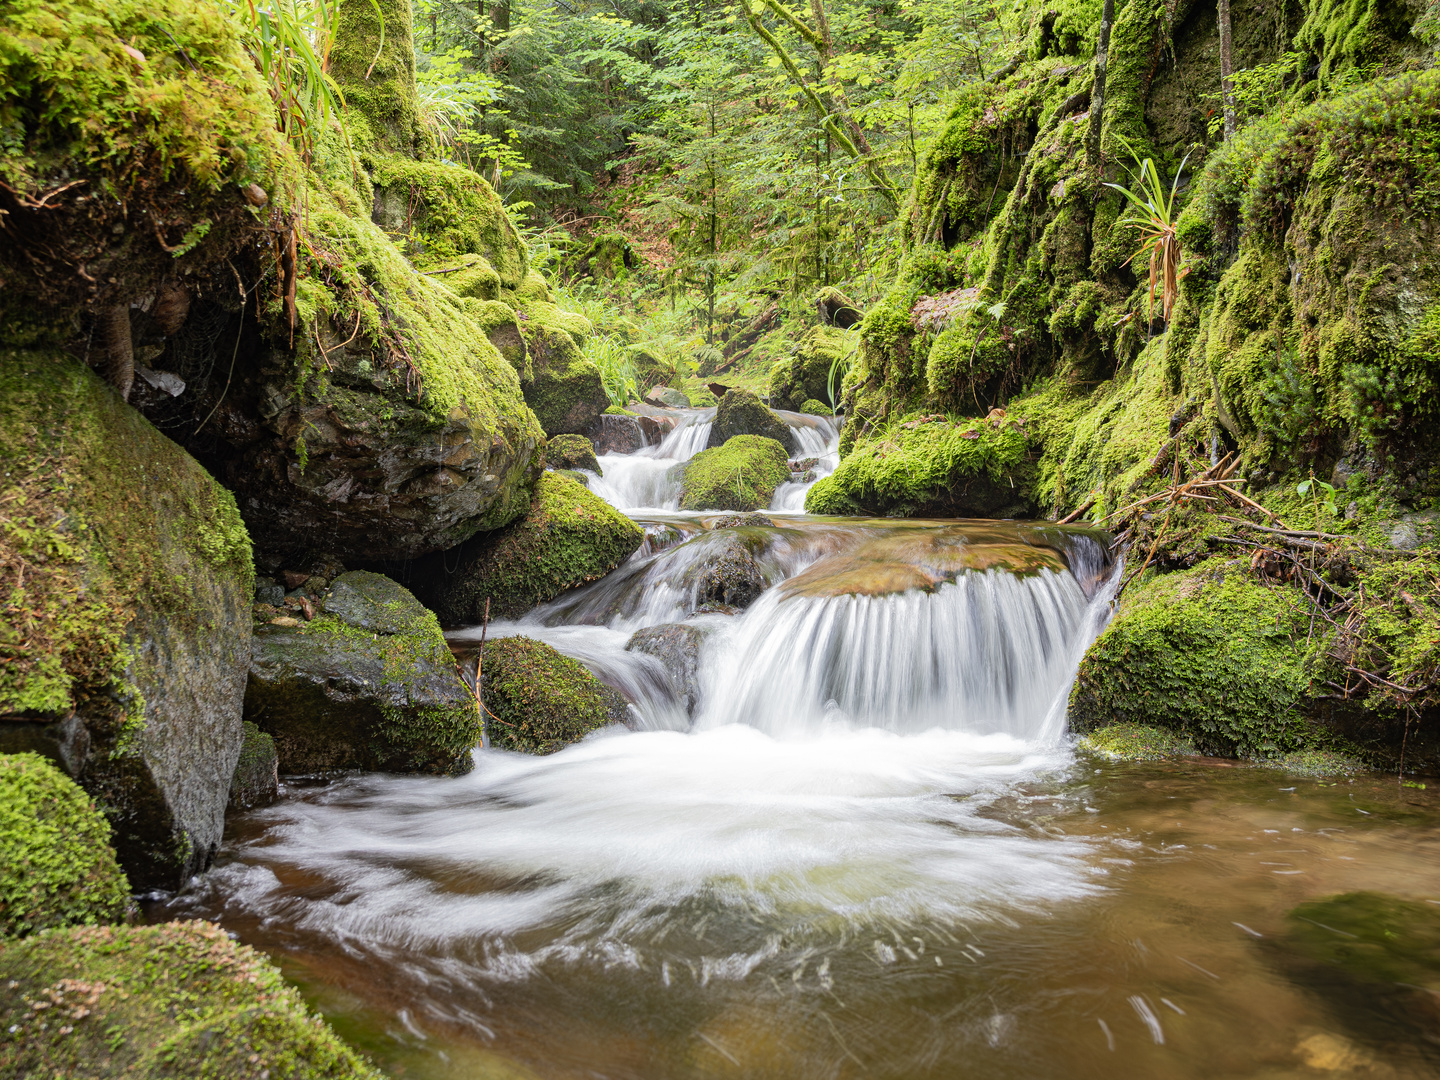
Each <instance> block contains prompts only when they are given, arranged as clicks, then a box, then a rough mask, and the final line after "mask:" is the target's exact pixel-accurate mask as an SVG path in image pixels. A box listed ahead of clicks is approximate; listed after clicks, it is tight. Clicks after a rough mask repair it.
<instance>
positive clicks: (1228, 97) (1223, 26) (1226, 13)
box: [1218, 0, 1235, 142]
mask: <svg viewBox="0 0 1440 1080" xmlns="http://www.w3.org/2000/svg"><path fill="white" fill-rule="evenodd" d="M1218 18H1219V21H1220V97H1221V100H1222V102H1223V106H1224V109H1225V141H1226V142H1229V141H1230V140H1231V139H1232V138H1234V137H1235V83H1234V80H1233V79H1232V78H1231V76H1232V75H1233V74H1234V71H1235V64H1234V58H1233V54H1232V51H1231V48H1230V0H1219V7H1218Z"/></svg>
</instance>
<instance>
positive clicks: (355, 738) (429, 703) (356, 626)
mask: <svg viewBox="0 0 1440 1080" xmlns="http://www.w3.org/2000/svg"><path fill="white" fill-rule="evenodd" d="M245 719H247V720H250V721H252V722H253V723H254V724H255V725H256V727H258V728H259V729H260V730H262V731H264V732H268V733H269V734H270V735H271V736H272V737H273V738H274V740H275V749H276V753H277V755H278V758H279V769H280V772H282V773H317V772H328V771H331V770H336V769H378V770H385V771H388V772H418V773H444V774H449V775H457V774H460V773H464V772H468V771H469V769H470V767H471V764H472V762H471V758H470V751H471V750H472V749H473V748H474V746H475V745H476V744H477V743H478V742H479V741H480V719H479V712H478V710H477V708H476V705H475V698H474V696H473V695H472V694H471V692H470V691H469V690H468V689H466V687H465V684H464V683H463V682H462V681H461V679H460V677H459V676H458V675H457V674H456V672H455V663H454V659H453V657H452V656H451V655H450V651H449V649H448V648H446V645H445V638H444V636H443V635H442V634H441V633H440V624H439V623H438V622H436V620H435V616H434V615H433V614H432V613H431V612H429V611H427V610H426V609H425V608H423V607H421V606H420V603H419V601H417V600H416V599H415V598H414V597H413V596H412V595H411V594H410V593H409V591H407V590H406V589H404V588H403V587H401V586H400V585H398V584H396V583H395V582H393V581H391V580H390V579H389V578H386V577H383V576H382V575H380V574H372V573H368V572H366V571H351V572H349V573H345V574H341V575H340V576H339V577H338V578H336V579H335V581H334V582H332V583H331V586H330V591H329V593H328V594H327V595H326V596H325V597H324V599H323V600H322V601H321V605H320V611H319V613H317V616H316V618H315V619H314V620H312V621H310V622H301V623H300V624H299V625H298V626H294V627H288V626H277V625H274V624H271V625H266V626H262V627H261V628H260V629H259V630H258V631H257V632H256V634H255V641H254V646H253V650H252V657H251V664H250V681H249V684H248V686H247V688H246V691H245Z"/></svg>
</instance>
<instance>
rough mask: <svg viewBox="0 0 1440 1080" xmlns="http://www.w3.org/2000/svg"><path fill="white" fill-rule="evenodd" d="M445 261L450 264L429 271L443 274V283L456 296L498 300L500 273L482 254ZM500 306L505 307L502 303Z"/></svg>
mask: <svg viewBox="0 0 1440 1080" xmlns="http://www.w3.org/2000/svg"><path fill="white" fill-rule="evenodd" d="M446 261H447V262H449V263H451V264H452V265H450V266H443V267H439V268H438V269H436V270H433V271H431V273H432V274H435V275H437V276H438V275H444V276H443V280H444V283H445V285H446V286H447V287H448V288H449V289H450V291H451V292H453V293H454V294H455V295H456V296H462V297H468V298H470V299H473V300H477V301H480V302H481V303H485V302H496V303H498V302H499V300H500V273H499V271H498V270H496V269H495V268H494V267H493V266H491V265H490V261H489V260H488V259H486V258H485V257H484V256H483V255H461V256H460V257H459V258H456V259H448V260H446ZM501 306H502V307H505V305H503V304H501ZM507 310H509V309H508V308H507Z"/></svg>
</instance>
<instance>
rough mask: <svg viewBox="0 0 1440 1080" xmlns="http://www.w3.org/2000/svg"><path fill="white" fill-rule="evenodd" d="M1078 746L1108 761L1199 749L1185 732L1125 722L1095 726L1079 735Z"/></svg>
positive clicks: (1188, 753)
mask: <svg viewBox="0 0 1440 1080" xmlns="http://www.w3.org/2000/svg"><path fill="white" fill-rule="evenodd" d="M1076 746H1077V747H1078V748H1079V749H1081V750H1088V751H1090V753H1092V754H1098V755H1099V756H1100V757H1103V758H1105V759H1107V760H1109V761H1164V760H1166V759H1168V758H1175V757H1193V756H1194V755H1196V754H1198V753H1199V752H1200V751H1198V750H1196V749H1195V744H1194V743H1192V742H1191V741H1190V740H1189V739H1187V738H1185V737H1184V736H1183V735H1178V734H1176V733H1175V732H1173V731H1164V730H1162V729H1160V728H1157V727H1149V726H1147V725H1145V724H1132V723H1125V722H1122V723H1116V724H1106V725H1105V726H1104V727H1100V728H1095V729H1093V730H1091V731H1089V732H1087V733H1086V734H1084V735H1082V736H1080V738H1079V739H1078V740H1076Z"/></svg>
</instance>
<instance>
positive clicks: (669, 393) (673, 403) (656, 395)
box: [645, 386, 690, 409]
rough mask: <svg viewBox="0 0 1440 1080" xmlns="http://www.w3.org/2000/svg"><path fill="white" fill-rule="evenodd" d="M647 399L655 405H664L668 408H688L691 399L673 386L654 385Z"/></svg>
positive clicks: (646, 396)
mask: <svg viewBox="0 0 1440 1080" xmlns="http://www.w3.org/2000/svg"><path fill="white" fill-rule="evenodd" d="M645 400H646V401H649V402H651V403H653V404H655V405H663V406H665V407H666V408H667V409H688V408H690V399H689V398H688V397H686V396H685V395H684V394H683V393H682V392H680V391H679V390H676V389H675V388H674V387H673V386H652V387H651V388H650V391H649V393H647V394H646V395H645Z"/></svg>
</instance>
